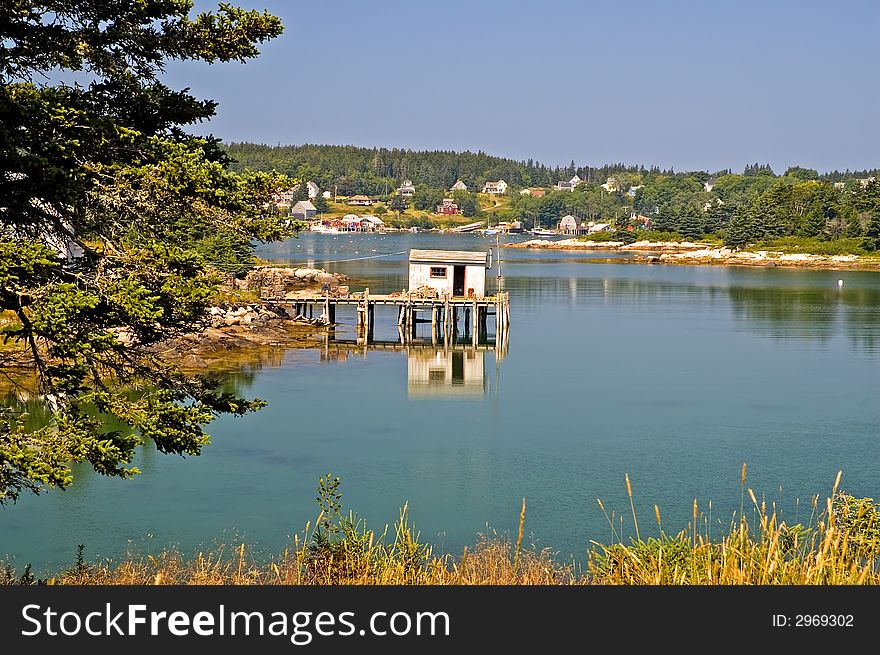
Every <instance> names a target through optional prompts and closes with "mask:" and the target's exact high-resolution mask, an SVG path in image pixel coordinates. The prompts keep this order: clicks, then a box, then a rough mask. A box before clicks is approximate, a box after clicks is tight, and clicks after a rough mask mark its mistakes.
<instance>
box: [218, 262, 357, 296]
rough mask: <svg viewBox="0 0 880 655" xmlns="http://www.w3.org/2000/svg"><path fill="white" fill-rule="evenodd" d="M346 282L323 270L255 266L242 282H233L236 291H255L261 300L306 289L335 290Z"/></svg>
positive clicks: (337, 274) (338, 274)
mask: <svg viewBox="0 0 880 655" xmlns="http://www.w3.org/2000/svg"><path fill="white" fill-rule="evenodd" d="M347 280H348V277H347V276H346V275H343V274H341V273H328V272H327V271H325V270H324V269H323V268H286V267H283V266H257V267H256V268H254V269H253V270H251V271H250V272H249V273H248V274H247V276H245V278H244V279H243V280H235V282H234V284H235V287H236V288H237V289H240V290H242V291H257V292H259V294H260V297H261V298H284V297H286V296H288V295H289V294H291V293H295V292H298V291H303V290H307V289H315V288H318V289H321V288H323V287H324V285H325V284H326V285H327V288H328V289H331V290H332V289H335V288H336V287H338V286H339V285H340V283H343V282H345V281H347Z"/></svg>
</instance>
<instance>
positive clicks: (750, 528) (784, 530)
mask: <svg viewBox="0 0 880 655" xmlns="http://www.w3.org/2000/svg"><path fill="white" fill-rule="evenodd" d="M745 477H746V468H745V465H744V466H743V470H742V492H741V509H740V512H739V514H738V515H737V516H735V517H734V519H733V520H732V521H731V523H730V525H729V526H728V528H727V530H726V531H725V532H724V534H723V535H722V536H720V537H719V538H717V539H715V540H711V539H710V538H709V537H708V535H709V523H710V521H709V519H708V518H706V516H705V515H704V514H703V513H702V512H700V511H699V508H698V505H697V502H696V501H695V502H694V506H693V520H692V523H691V524H690V525H689V526H688V528H687V529H685V530H682V531H681V532H678V533H677V534H675V535H669V534H666V533H665V532H664V530H663V526H662V522H661V516H660V510H659V509H658V508H657V506H656V505H655V507H654V513H655V516H654V517H653V518H654V521H655V522H656V525H657V528H658V531H659V535H660V536H659V537H651V538H647V539H642V538H641V536H640V533H639V523H638V517H637V516H636V513H635V509H634V506H633V503H632V487H631V485H630V481H629V477H627V478H626V486H627V492H628V494H629V498H630V508H631V509H632V519H631V520H632V523H633V527H634V532H635V534H636V538H634V539H631V540H630V541H629V543H622V542H617V543H612V544H599V543H593V544H592V546H591V548H590V551H589V556H588V562H587V566H586V570H585V571H577V570H575V567H574V566H573V565H565V564H560V563H558V562H555V561H554V560H553V558H552V557H551V554H550V552H549V550H546V549H545V550H542V551H535V550H532V549H523V548H522V535H523V527H524V523H525V518H526V504H525V501H523V506H522V512H521V514H520V522H519V530H518V535H517V538H516V541H515V542H514V541H513V540H512V539H511V540H508V539H503V538H493V539H481V540H480V541H478V542H477V543H476V545H475V546H474V547H473V548H472V549H467V548H466V549H464V551H463V552H462V554H461V555H460V556H458V557H452V556H448V555H444V556H436V555H434V554H433V552H432V549H431V547H430V546H429V545H427V544H424V543H421V542H420V541H419V535H418V533H417V532H416V531H415V529H414V526H413V524H412V523H411V521H410V518H409V515H408V511H407V508H406V507H404V508H403V509H402V510H401V512H400V518H399V520H398V522H397V523H396V524H395V525H394V526H393V528H390V529H388V528H386V530H385V533H383V534H381V535H377V534H376V533H374V532H373V531H371V530H367V529H366V528H364V527H363V523H362V521H361V520H360V519H358V518H357V517H356V516H355V515H353V514H350V513H349V514H345V515H344V514H343V513H342V506H341V498H342V496H341V493H340V491H339V489H340V482H339V479H338V478H332V477H331V476H330V475H327V476H326V477H324V478H321V481H320V484H319V487H318V497H317V501H318V504H319V505H320V507H321V512H320V514H319V516H318V519H317V521H316V522H315V525H314V526H311V525H307V526H306V528H305V531H304V533H303V535H302V536H297V537H295V538H294V542H293V544H291V546H290V547H289V548H288V549H286V550H285V551H284V552H283V553H281V554H280V555H279V556H277V557H276V558H275V559H274V560H273V561H270V562H257V561H255V560H254V559H253V558H252V557H251V555H250V553H249V551H248V549H247V547H246V546H245V545H244V544H241V545H240V546H238V547H234V548H232V549H231V550H230V551H227V552H223V551H222V550H221V551H219V552H215V553H210V554H203V553H200V554H199V555H198V556H197V557H195V558H194V559H186V558H184V557H182V556H181V555H180V554H179V553H177V552H174V551H168V552H165V553H163V554H161V555H160V556H158V557H152V556H147V557H143V558H129V559H128V560H126V561H123V562H122V563H119V564H114V565H106V564H105V565H99V564H89V563H86V562H85V561H84V559H83V558H82V555H81V553H82V547H80V556H79V557H78V558H77V561H76V562H75V563H74V565H73V566H72V567H71V568H70V569H68V570H67V571H64V572H62V573H60V574H58V575H57V576H55V577H52V578H49V579H47V580H38V579H35V578H34V576H33V575H32V574H31V572H30V567H27V568H26V569H25V571H24V572H22V573H20V574H16V572H15V571H13V570H12V569H11V568H10V567H7V568H6V570H5V572H4V571H0V584H96V585H116V584H123V585H160V584H164V585H176V584H199V585H214V584H216V585H224V584H234V585H255V584H264V585H265V584H280V585H303V584H304V585H337V584H358V585H376V584H383V585H384V584H394V585H400V584H406V585H411V584H417V585H557V584H564V585H576V584H598V585H848V584H878V583H880V569H878V564H880V558H878V555H880V552H878V537H880V505H878V504H876V503H874V501H873V499H871V498H861V499H858V498H854V497H852V496H849V495H847V494H844V493H842V492H841V491H839V489H838V486H839V482H840V475H838V478H837V481H836V482H835V484H834V488H833V490H832V492H831V494H830V496H828V497H827V498H826V499H825V502H824V503H821V502H819V497H818V496H816V497H814V498H813V512H812V514H811V518H810V521H809V523H808V524H807V525H801V524H797V525H787V524H786V523H785V522H783V521H780V520H779V519H778V518H777V516H776V513H775V511H774V510H773V509H772V508H768V507H766V506H765V504H764V503H761V504H760V505H759V504H758V502H757V500H756V498H755V495H754V493H753V492H752V490H751V489H748V490H746V486H745ZM599 506H600V507H601V508H602V511H603V512H605V508H604V506H603V505H602V502H601V501H599ZM746 507H748V514H747V512H746ZM606 516H607V513H606ZM609 523H610V524H611V526H612V530H614V529H615V526H614V520H613V518H611V517H609Z"/></svg>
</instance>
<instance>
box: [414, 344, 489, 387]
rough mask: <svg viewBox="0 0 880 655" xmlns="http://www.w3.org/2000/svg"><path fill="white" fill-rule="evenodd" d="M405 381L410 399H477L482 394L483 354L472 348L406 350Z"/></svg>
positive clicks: (484, 362) (484, 354)
mask: <svg viewBox="0 0 880 655" xmlns="http://www.w3.org/2000/svg"><path fill="white" fill-rule="evenodd" d="M406 381H407V391H408V392H409V394H410V395H411V396H418V395H434V394H454V395H464V396H471V395H474V396H481V395H483V394H484V393H485V391H486V353H485V351H484V350H476V349H473V348H467V349H462V350H443V349H437V350H433V349H428V348H425V349H414V350H409V351H407V353H406Z"/></svg>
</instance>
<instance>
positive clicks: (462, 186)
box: [452, 180, 467, 191]
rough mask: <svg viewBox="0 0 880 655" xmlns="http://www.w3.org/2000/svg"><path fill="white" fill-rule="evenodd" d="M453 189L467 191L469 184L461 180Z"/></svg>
mask: <svg viewBox="0 0 880 655" xmlns="http://www.w3.org/2000/svg"><path fill="white" fill-rule="evenodd" d="M452 190H453V191H467V184H465V183H464V182H462V181H461V180H459V181H458V182H456V183H455V184H453V185H452Z"/></svg>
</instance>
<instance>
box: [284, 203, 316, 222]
mask: <svg viewBox="0 0 880 655" xmlns="http://www.w3.org/2000/svg"><path fill="white" fill-rule="evenodd" d="M317 213H318V210H317V209H316V208H315V206H314V205H313V204H312V203H311V201H309V200H298V201H297V202H296V204H294V205H293V207H291V208H290V216H291V218H294V219H297V220H300V221H307V220H309V219H310V218H312V217H314V216H315V214H317Z"/></svg>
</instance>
